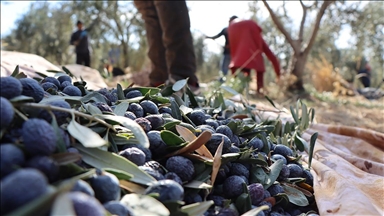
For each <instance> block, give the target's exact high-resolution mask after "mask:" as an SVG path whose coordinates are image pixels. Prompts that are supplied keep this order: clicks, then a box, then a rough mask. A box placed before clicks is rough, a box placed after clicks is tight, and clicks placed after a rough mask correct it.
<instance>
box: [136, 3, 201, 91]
mask: <svg viewBox="0 0 384 216" xmlns="http://www.w3.org/2000/svg"><path fill="white" fill-rule="evenodd" d="M134 3H135V6H136V7H137V9H138V10H139V12H140V13H141V15H142V17H143V19H144V21H145V29H146V33H147V41H148V46H149V50H148V57H149V59H150V60H151V62H152V71H151V74H150V75H149V79H150V82H151V85H158V84H161V83H164V82H165V81H166V80H167V79H168V76H171V78H172V79H174V80H180V79H185V78H188V77H189V80H188V82H189V83H190V84H192V85H193V84H196V83H198V79H197V77H196V57H195V52H194V48H193V39H192V35H191V31H190V20H189V14H188V8H187V5H186V2H185V1H139V0H135V1H134Z"/></svg>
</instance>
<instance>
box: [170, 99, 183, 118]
mask: <svg viewBox="0 0 384 216" xmlns="http://www.w3.org/2000/svg"><path fill="white" fill-rule="evenodd" d="M169 100H170V101H171V110H172V117H173V118H175V119H177V120H181V112H180V108H179V105H178V104H177V102H176V100H175V98H173V97H170V98H169Z"/></svg>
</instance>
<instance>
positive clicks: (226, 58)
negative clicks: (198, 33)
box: [205, 16, 237, 81]
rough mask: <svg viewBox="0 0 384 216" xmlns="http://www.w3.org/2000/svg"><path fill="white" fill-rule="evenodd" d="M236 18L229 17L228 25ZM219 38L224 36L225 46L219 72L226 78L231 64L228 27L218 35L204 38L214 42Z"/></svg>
mask: <svg viewBox="0 0 384 216" xmlns="http://www.w3.org/2000/svg"><path fill="white" fill-rule="evenodd" d="M236 18H237V16H232V17H230V18H229V23H231V21H232V20H234V19H236ZM221 36H224V38H225V44H224V47H223V58H222V60H221V72H223V75H224V76H227V74H228V70H229V63H230V62H231V54H230V51H229V39H228V27H225V28H223V29H222V30H221V32H219V34H217V35H215V36H212V37H209V36H205V38H208V39H213V40H215V39H217V38H219V37H221ZM220 80H221V81H222V80H223V78H220Z"/></svg>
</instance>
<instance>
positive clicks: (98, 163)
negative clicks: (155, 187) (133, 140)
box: [75, 144, 156, 185]
mask: <svg viewBox="0 0 384 216" xmlns="http://www.w3.org/2000/svg"><path fill="white" fill-rule="evenodd" d="M75 147H76V148H77V149H78V150H79V152H80V153H81V155H82V157H83V161H84V162H85V163H87V164H89V165H91V166H93V167H95V168H98V169H109V170H108V171H112V172H113V170H111V169H114V170H120V171H122V172H121V173H122V174H123V173H124V172H125V173H127V175H133V177H132V178H131V179H130V181H132V182H135V183H138V184H142V185H149V184H151V183H152V182H154V181H156V180H155V179H154V178H153V177H152V176H150V175H149V174H147V173H146V172H144V171H142V170H141V169H139V168H138V167H137V166H136V164H134V163H132V162H131V161H129V160H127V159H126V158H124V157H122V156H119V155H117V154H115V153H111V152H107V151H103V150H100V149H97V148H85V147H84V146H82V145H79V144H75ZM115 172H117V171H115Z"/></svg>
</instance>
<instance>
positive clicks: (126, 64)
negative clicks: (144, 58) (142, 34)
mask: <svg viewBox="0 0 384 216" xmlns="http://www.w3.org/2000/svg"><path fill="white" fill-rule="evenodd" d="M121 45H122V46H123V67H124V68H123V69H125V68H127V67H129V56H128V44H127V43H126V42H122V43H121Z"/></svg>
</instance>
